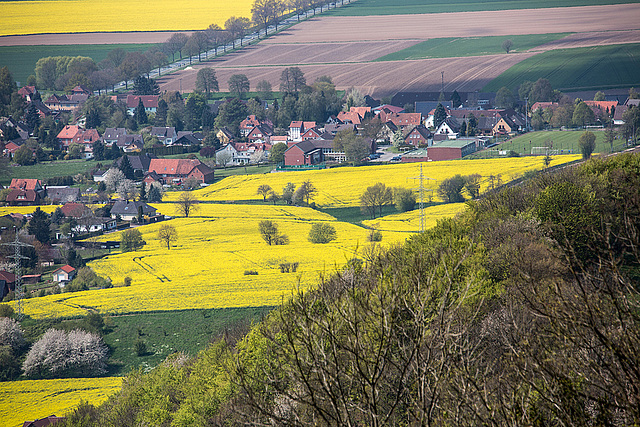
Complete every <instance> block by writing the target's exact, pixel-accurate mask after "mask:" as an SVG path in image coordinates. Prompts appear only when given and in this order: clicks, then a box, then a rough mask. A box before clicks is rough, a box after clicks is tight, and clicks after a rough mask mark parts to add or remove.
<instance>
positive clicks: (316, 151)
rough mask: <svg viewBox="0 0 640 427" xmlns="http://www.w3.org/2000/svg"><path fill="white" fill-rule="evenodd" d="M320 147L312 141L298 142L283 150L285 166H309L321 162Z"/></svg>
mask: <svg viewBox="0 0 640 427" xmlns="http://www.w3.org/2000/svg"><path fill="white" fill-rule="evenodd" d="M323 160H324V158H323V156H322V148H320V147H318V146H316V144H314V143H313V141H303V142H299V143H297V144H296V145H294V146H293V147H289V148H288V149H287V151H285V152H284V164H285V166H311V165H317V164H320V163H322V162H323Z"/></svg>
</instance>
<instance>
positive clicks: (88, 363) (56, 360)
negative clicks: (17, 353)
mask: <svg viewBox="0 0 640 427" xmlns="http://www.w3.org/2000/svg"><path fill="white" fill-rule="evenodd" d="M108 353H109V351H108V349H107V346H106V345H105V344H104V342H103V341H102V338H100V336H98V335H96V334H92V333H89V332H85V331H81V330H78V329H76V330H74V331H71V332H66V331H60V330H57V329H49V330H48V331H47V332H45V333H44V335H43V336H42V338H40V339H39V340H38V341H37V342H36V343H35V344H34V345H33V347H31V350H29V353H28V354H27V358H26V360H25V361H24V363H23V365H22V370H23V371H24V374H25V375H26V376H31V377H33V376H43V377H49V376H63V375H67V374H74V375H83V376H96V375H102V374H104V373H106V372H107V358H108Z"/></svg>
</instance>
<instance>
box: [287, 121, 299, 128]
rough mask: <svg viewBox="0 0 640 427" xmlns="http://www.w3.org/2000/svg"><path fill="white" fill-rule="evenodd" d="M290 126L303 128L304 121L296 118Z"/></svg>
mask: <svg viewBox="0 0 640 427" xmlns="http://www.w3.org/2000/svg"><path fill="white" fill-rule="evenodd" d="M289 127H290V128H301V127H302V121H300V120H294V121H292V122H291V124H290V125H289Z"/></svg>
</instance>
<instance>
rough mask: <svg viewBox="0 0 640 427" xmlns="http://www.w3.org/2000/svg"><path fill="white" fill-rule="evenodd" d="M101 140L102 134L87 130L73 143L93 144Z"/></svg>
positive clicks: (79, 134) (78, 134) (78, 135)
mask: <svg viewBox="0 0 640 427" xmlns="http://www.w3.org/2000/svg"><path fill="white" fill-rule="evenodd" d="M99 139H100V134H99V133H98V131H97V130H95V129H87V130H85V131H80V132H78V133H77V134H76V136H75V137H74V138H73V142H75V143H77V144H93V143H94V142H96V141H98V140H99Z"/></svg>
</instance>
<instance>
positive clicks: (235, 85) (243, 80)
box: [227, 74, 249, 97]
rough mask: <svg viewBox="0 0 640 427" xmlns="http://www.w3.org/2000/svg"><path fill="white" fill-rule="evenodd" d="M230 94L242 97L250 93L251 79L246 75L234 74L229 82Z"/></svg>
mask: <svg viewBox="0 0 640 427" xmlns="http://www.w3.org/2000/svg"><path fill="white" fill-rule="evenodd" d="M227 84H228V85H229V92H231V93H233V94H234V95H236V96H239V97H241V96H242V94H243V93H247V92H249V78H248V77H247V76H246V75H245V74H233V75H232V76H231V77H229V81H228V82H227Z"/></svg>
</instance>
